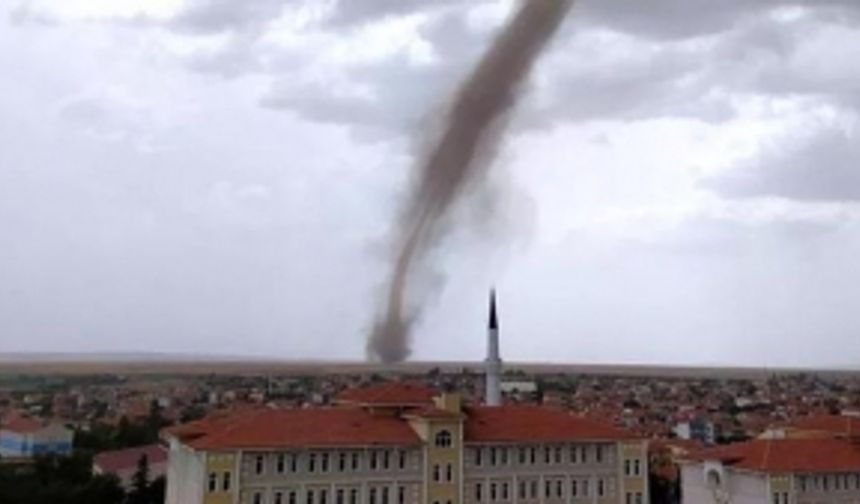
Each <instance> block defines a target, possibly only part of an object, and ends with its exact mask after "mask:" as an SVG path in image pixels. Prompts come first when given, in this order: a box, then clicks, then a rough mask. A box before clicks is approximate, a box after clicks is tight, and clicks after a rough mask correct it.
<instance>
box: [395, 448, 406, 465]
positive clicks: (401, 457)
mask: <svg viewBox="0 0 860 504" xmlns="http://www.w3.org/2000/svg"><path fill="white" fill-rule="evenodd" d="M397 467H398V468H400V470H403V469H406V451H405V450H400V451H399V452H398V453H397Z"/></svg>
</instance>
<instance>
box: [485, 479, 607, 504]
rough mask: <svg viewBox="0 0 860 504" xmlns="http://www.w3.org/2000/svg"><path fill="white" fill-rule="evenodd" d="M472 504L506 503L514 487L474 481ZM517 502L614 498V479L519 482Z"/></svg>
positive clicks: (502, 482)
mask: <svg viewBox="0 0 860 504" xmlns="http://www.w3.org/2000/svg"><path fill="white" fill-rule="evenodd" d="M471 486H472V494H471V497H472V498H473V500H474V502H509V501H512V500H513V497H514V495H513V493H512V491H513V490H514V487H513V486H512V484H511V483H510V482H507V481H495V482H494V481H491V482H489V483H486V482H476V483H473V484H472V485H471ZM516 492H517V495H516V497H517V500H528V499H535V500H536V499H544V500H566V499H567V498H568V497H571V498H577V497H591V496H596V497H608V496H612V495H615V480H613V479H611V478H597V479H593V478H573V479H570V480H568V479H567V478H547V479H544V480H543V483H541V481H540V480H539V479H520V480H519V481H517V484H516Z"/></svg>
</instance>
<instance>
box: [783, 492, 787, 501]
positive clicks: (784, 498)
mask: <svg viewBox="0 0 860 504" xmlns="http://www.w3.org/2000/svg"><path fill="white" fill-rule="evenodd" d="M782 504H788V492H782Z"/></svg>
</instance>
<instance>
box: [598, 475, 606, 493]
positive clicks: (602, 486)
mask: <svg viewBox="0 0 860 504" xmlns="http://www.w3.org/2000/svg"><path fill="white" fill-rule="evenodd" d="M605 487H606V484H605V483H604V482H603V480H602V479H601V480H597V496H598V497H603V496H604V495H606V488H605Z"/></svg>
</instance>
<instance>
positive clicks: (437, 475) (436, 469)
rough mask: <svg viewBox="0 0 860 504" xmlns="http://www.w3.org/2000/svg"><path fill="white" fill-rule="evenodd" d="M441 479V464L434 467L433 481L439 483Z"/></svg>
mask: <svg viewBox="0 0 860 504" xmlns="http://www.w3.org/2000/svg"><path fill="white" fill-rule="evenodd" d="M440 479H441V476H440V469H439V464H435V465H434V466H433V481H436V482H438V481H439V480H440Z"/></svg>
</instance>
